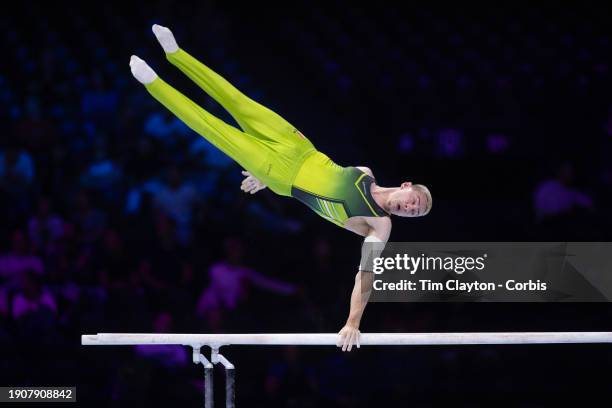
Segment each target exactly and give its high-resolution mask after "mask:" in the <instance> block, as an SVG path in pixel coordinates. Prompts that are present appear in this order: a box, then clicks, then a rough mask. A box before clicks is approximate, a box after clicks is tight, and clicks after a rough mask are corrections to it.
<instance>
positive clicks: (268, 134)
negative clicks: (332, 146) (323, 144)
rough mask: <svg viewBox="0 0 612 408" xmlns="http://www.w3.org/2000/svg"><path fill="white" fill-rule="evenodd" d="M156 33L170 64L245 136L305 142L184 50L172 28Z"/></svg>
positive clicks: (297, 132) (276, 118) (276, 117)
mask: <svg viewBox="0 0 612 408" xmlns="http://www.w3.org/2000/svg"><path fill="white" fill-rule="evenodd" d="M153 33H154V34H155V36H156V37H157V39H158V40H159V42H160V44H161V45H162V47H163V49H164V52H165V54H166V58H167V59H168V61H170V62H171V63H172V64H173V65H175V66H176V67H177V68H179V69H180V70H181V71H182V72H183V73H185V74H186V75H187V76H188V77H189V78H190V79H191V80H192V81H194V82H195V83H196V84H197V85H198V86H199V87H200V88H202V89H203V90H204V91H205V92H206V93H207V94H209V95H210V96H211V97H213V98H214V99H215V100H216V101H217V102H219V103H220V104H221V105H222V106H223V107H224V108H225V109H226V110H227V111H228V112H229V113H230V114H231V115H232V116H233V117H234V119H236V122H238V124H239V125H240V127H241V128H242V129H244V131H245V132H247V133H249V134H251V135H254V136H257V137H259V138H262V139H268V140H273V141H276V142H281V143H283V142H286V143H292V142H295V141H296V139H297V140H299V139H304V136H303V135H302V134H301V133H300V132H299V131H298V130H297V129H296V128H295V127H294V126H293V125H291V124H290V123H289V122H287V121H286V120H285V119H283V118H282V117H281V116H279V115H278V114H276V113H275V112H273V111H272V110H270V109H268V108H266V107H265V106H263V105H261V104H259V103H257V102H255V101H254V100H252V99H251V98H249V97H248V96H246V95H244V94H243V93H242V92H240V91H239V90H238V89H236V88H235V87H234V86H233V85H232V84H230V83H229V82H228V81H227V80H226V79H225V78H223V77H222V76H221V75H219V74H217V73H216V72H214V71H213V70H212V69H210V68H209V67H207V66H206V65H204V64H203V63H201V62H200V61H198V60H197V59H195V58H194V57H192V56H191V55H189V54H188V53H187V52H186V51H185V50H183V49H181V48H180V47H179V46H178V45H177V43H176V40H175V39H174V36H173V34H172V32H171V31H170V30H169V29H168V28H166V27H162V26H159V25H154V26H153Z"/></svg>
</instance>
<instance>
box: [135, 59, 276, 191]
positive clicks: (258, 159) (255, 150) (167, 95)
mask: <svg viewBox="0 0 612 408" xmlns="http://www.w3.org/2000/svg"><path fill="white" fill-rule="evenodd" d="M130 67H131V69H132V73H133V74H134V76H135V77H136V79H138V80H139V81H140V82H141V83H143V84H144V86H145V87H146V89H147V91H149V93H150V94H151V95H153V97H154V98H155V99H157V100H158V101H159V102H160V103H161V104H162V105H164V106H165V107H166V108H168V110H170V111H171V112H172V113H174V114H175V115H176V116H177V117H178V118H179V119H181V120H182V121H183V122H184V123H185V124H186V125H187V126H189V127H190V128H191V129H193V130H194V131H195V132H197V133H198V134H199V135H201V136H202V137H204V138H205V139H206V140H208V141H209V142H210V143H212V144H213V145H214V146H216V147H217V148H218V149H220V150H221V151H223V152H224V153H225V154H227V155H228V156H229V157H231V158H232V159H233V160H235V161H236V162H237V163H238V164H240V165H241V166H242V167H243V168H245V169H246V170H248V171H250V172H251V174H253V175H254V176H255V177H257V178H260V179H261V180H267V179H268V177H266V174H265V167H266V166H265V165H264V162H265V158H266V157H268V156H269V155H270V152H271V151H270V149H269V148H268V147H267V146H266V145H265V144H264V143H263V142H262V141H261V140H259V139H257V138H255V137H252V136H250V135H248V134H246V133H244V132H242V131H241V130H239V129H236V128H235V127H233V126H231V125H228V124H227V123H225V122H224V121H222V120H221V119H219V118H217V117H215V116H214V115H212V114H210V113H208V112H207V111H205V110H204V109H202V108H201V107H200V106H198V105H197V104H196V103H195V102H193V101H192V100H191V99H189V98H187V97H186V96H185V95H183V94H182V93H180V92H179V91H177V90H176V89H174V88H173V87H172V86H170V85H169V84H168V83H166V82H165V81H163V80H162V79H161V78H159V77H158V76H157V74H156V73H155V72H154V71H153V70H152V69H151V68H150V67H149V66H148V65H147V63H146V62H144V61H143V60H141V59H140V58H138V57H136V56H132V59H131V60H130Z"/></svg>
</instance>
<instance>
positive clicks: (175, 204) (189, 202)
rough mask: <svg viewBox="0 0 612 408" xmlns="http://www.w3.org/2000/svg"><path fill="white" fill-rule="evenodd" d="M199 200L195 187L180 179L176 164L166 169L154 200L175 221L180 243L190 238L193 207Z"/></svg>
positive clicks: (184, 242)
mask: <svg viewBox="0 0 612 408" xmlns="http://www.w3.org/2000/svg"><path fill="white" fill-rule="evenodd" d="M199 200H200V197H199V194H198V192H197V191H196V189H195V188H194V187H193V186H192V185H191V184H189V183H187V182H184V181H182V180H181V173H180V171H179V169H178V168H177V167H176V166H172V167H170V168H169V169H168V173H167V181H166V183H165V184H164V185H163V186H162V188H161V189H160V190H159V191H157V193H156V195H155V198H154V202H155V205H156V207H158V208H160V209H161V210H162V211H163V212H164V213H165V214H166V215H168V216H169V217H171V218H172V219H173V220H174V221H175V222H176V227H177V237H178V239H179V241H180V242H181V243H182V244H186V243H187V242H189V241H190V239H191V220H192V217H193V209H194V207H195V205H196V204H197V203H198V201H199Z"/></svg>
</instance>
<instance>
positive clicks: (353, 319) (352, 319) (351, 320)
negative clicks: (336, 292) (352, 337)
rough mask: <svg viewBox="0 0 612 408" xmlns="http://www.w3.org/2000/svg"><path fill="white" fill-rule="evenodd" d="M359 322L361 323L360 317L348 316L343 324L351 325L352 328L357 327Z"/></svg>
mask: <svg viewBox="0 0 612 408" xmlns="http://www.w3.org/2000/svg"><path fill="white" fill-rule="evenodd" d="M360 323H361V318H359V317H350V316H349V318H348V319H347V320H346V324H345V326H348V327H351V328H353V329H359V324H360Z"/></svg>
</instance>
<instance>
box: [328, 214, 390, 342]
mask: <svg viewBox="0 0 612 408" xmlns="http://www.w3.org/2000/svg"><path fill="white" fill-rule="evenodd" d="M385 219H386V221H380V222H374V223H372V224H373V227H372V228H371V229H370V230H369V231H368V233H367V235H366V238H365V240H364V247H363V248H366V245H373V246H376V249H375V250H374V249H372V248H369V247H368V249H369V250H364V249H363V248H362V257H361V263H360V265H359V272H357V275H355V285H354V286H353V292H352V293H351V304H350V311H349V316H348V318H347V320H346V323H345V325H344V327H343V328H342V330H340V332H339V333H338V334H339V337H338V347H342V351H351V349H352V346H353V345H356V346H357V347H358V348H359V347H360V344H359V335H360V331H359V325H360V324H361V318H362V316H363V312H364V310H365V307H366V305H367V303H368V299H369V298H370V293H371V292H372V282H373V281H374V273H373V272H372V271H369V270H364V269H370V268H368V266H367V259H364V258H367V257H368V255H370V256H371V255H372V252H375V253H376V252H378V253H379V252H382V248H384V243H385V242H387V241H388V239H389V235H390V233H391V220H390V219H389V218H388V217H385Z"/></svg>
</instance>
